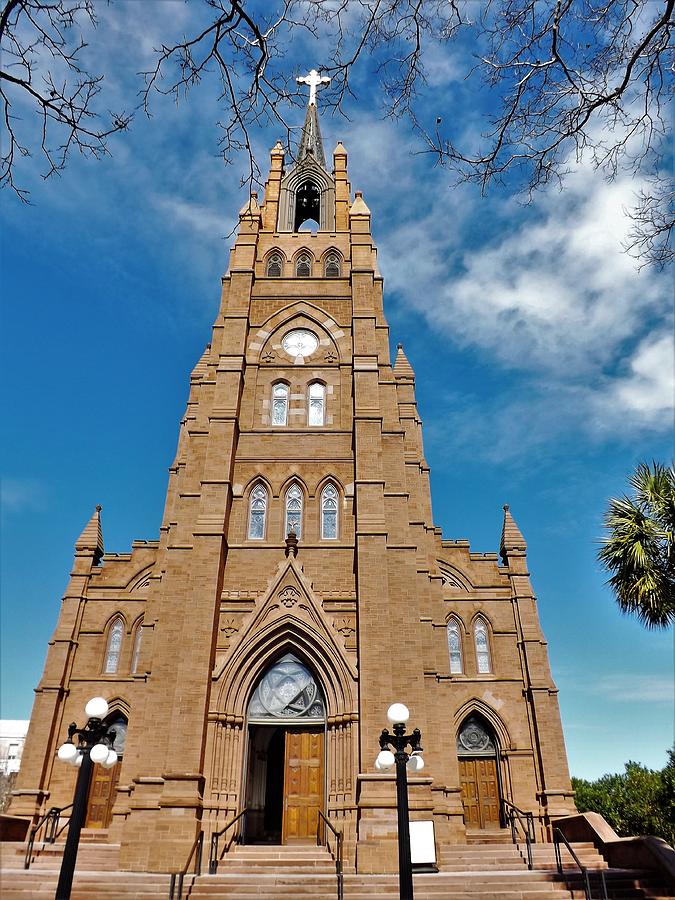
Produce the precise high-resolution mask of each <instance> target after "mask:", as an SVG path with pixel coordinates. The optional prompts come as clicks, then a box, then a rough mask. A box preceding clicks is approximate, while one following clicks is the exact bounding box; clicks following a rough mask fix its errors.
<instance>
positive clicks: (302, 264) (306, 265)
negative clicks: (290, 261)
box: [295, 253, 312, 278]
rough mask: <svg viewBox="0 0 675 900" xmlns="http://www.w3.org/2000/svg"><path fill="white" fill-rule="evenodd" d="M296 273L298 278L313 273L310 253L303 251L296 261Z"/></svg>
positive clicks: (306, 276)
mask: <svg viewBox="0 0 675 900" xmlns="http://www.w3.org/2000/svg"><path fill="white" fill-rule="evenodd" d="M295 274H296V275H297V277H298V278H309V276H310V275H311V274H312V257H311V256H310V255H309V253H301V254H300V256H298V258H297V259H296V261H295Z"/></svg>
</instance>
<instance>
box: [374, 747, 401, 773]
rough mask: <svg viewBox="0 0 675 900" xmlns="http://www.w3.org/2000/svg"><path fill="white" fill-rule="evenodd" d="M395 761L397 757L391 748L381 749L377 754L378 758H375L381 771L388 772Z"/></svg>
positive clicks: (376, 764)
mask: <svg viewBox="0 0 675 900" xmlns="http://www.w3.org/2000/svg"><path fill="white" fill-rule="evenodd" d="M395 763H396V757H395V756H394V754H393V753H392V752H391V750H380V752H379V753H378V754H377V759H376V760H375V766H376V767H379V769H380V771H383V772H386V770H387V769H391V767H392V766H393V765H395Z"/></svg>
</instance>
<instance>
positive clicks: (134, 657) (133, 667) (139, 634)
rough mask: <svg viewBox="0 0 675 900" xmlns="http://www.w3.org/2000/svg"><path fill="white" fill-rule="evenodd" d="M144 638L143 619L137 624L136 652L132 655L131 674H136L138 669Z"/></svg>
mask: <svg viewBox="0 0 675 900" xmlns="http://www.w3.org/2000/svg"><path fill="white" fill-rule="evenodd" d="M142 639H143V620H141V621H140V622H139V623H138V625H137V626H136V636H135V637H134V652H133V654H132V656H131V674H132V675H135V674H136V672H137V670H138V659H139V657H140V655H141V640H142Z"/></svg>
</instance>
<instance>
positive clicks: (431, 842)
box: [410, 822, 436, 866]
mask: <svg viewBox="0 0 675 900" xmlns="http://www.w3.org/2000/svg"><path fill="white" fill-rule="evenodd" d="M410 861H411V862H412V864H413V865H415V864H417V865H427V866H429V865H435V864H436V840H435V837H434V823H433V822H411V823H410Z"/></svg>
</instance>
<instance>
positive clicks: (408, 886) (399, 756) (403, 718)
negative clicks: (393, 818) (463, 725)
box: [375, 703, 424, 900]
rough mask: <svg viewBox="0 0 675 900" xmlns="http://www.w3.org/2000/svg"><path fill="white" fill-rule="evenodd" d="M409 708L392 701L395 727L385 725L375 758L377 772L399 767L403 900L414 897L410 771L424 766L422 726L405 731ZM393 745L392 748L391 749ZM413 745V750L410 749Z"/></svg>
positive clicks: (389, 712) (390, 712) (391, 717)
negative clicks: (409, 804)
mask: <svg viewBox="0 0 675 900" xmlns="http://www.w3.org/2000/svg"><path fill="white" fill-rule="evenodd" d="M409 718H410V710H409V709H408V707H407V706H405V704H403V703H392V704H391V706H390V707H389V709H388V710H387V719H388V720H389V724H390V725H392V726H393V731H394V733H393V734H391V732H390V731H389V729H388V728H385V729H384V730H383V731H382V734H381V735H380V752H379V753H378V754H377V759H376V760H375V769H376V771H377V772H387V771H388V770H389V769H391V767H392V766H393V765H395V766H396V810H397V813H398V883H399V897H400V900H413V879H412V860H411V858H410V810H409V807H408V773H410V774H411V775H413V774H415V773H416V772H421V771H422V769H423V768H424V760H423V759H422V756H421V755H420V754H421V750H422V745H421V743H420V741H421V740H422V735H421V733H420V730H419V728H415V730H414V731H413V732H412V734H406V730H405V726H406V723H407V721H408V719H409ZM390 747H391V749H389V748H390ZM408 747H410V752H408V749H407V748H408Z"/></svg>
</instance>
